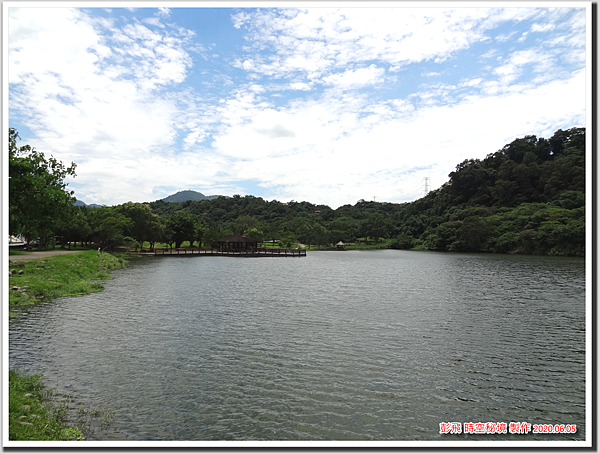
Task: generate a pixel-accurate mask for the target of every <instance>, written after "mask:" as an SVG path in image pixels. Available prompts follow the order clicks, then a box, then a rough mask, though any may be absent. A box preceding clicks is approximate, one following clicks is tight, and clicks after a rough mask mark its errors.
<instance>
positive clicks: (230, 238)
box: [217, 235, 259, 243]
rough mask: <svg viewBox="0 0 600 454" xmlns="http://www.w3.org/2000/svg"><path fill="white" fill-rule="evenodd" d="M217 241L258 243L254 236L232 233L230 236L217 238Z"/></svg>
mask: <svg viewBox="0 0 600 454" xmlns="http://www.w3.org/2000/svg"><path fill="white" fill-rule="evenodd" d="M217 241H218V242H221V243H258V242H259V241H258V240H255V239H254V238H249V237H247V236H242V235H232V236H226V237H225V238H219V239H218V240H217Z"/></svg>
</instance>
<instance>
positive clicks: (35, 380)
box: [8, 370, 84, 441]
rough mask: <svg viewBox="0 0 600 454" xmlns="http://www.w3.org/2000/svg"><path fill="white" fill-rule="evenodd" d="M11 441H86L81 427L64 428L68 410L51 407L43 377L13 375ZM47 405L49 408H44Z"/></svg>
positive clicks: (12, 373)
mask: <svg viewBox="0 0 600 454" xmlns="http://www.w3.org/2000/svg"><path fill="white" fill-rule="evenodd" d="M8 373H9V383H8V390H9V391H8V394H9V403H8V412H9V413H8V414H9V417H8V419H9V424H8V439H9V440H23V441H47V440H52V441H59V440H63V441H65V440H83V439H84V436H83V432H82V431H81V430H80V429H79V428H77V427H64V422H63V419H64V416H65V413H66V408H65V407H64V406H51V405H48V404H49V402H50V401H49V399H48V397H49V396H50V395H51V391H50V390H48V389H47V388H46V387H45V386H44V384H43V383H42V380H41V379H40V375H30V376H24V375H20V374H18V373H17V372H14V371H12V370H11V371H9V372H8ZM44 404H46V405H44Z"/></svg>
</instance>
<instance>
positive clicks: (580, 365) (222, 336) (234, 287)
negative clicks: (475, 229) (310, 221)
mask: <svg viewBox="0 0 600 454" xmlns="http://www.w3.org/2000/svg"><path fill="white" fill-rule="evenodd" d="M584 271H585V266H584V261H583V260H578V259H561V258H555V257H546V258H545V257H510V256H493V255H484V254H435V253H431V254H430V253H414V252H408V251H376V252H361V253H353V252H348V253H314V254H309V256H307V257H306V258H302V259H289V258H288V259H268V258H265V259H255V260H251V259H232V258H226V257H215V258H209V257H199V258H181V259H180V258H174V257H173V258H162V259H156V260H155V259H149V260H146V261H141V262H140V263H139V264H136V265H132V266H131V267H130V268H127V269H123V270H120V271H117V272H116V273H115V277H114V279H112V280H110V281H108V282H107V283H106V289H105V290H104V291H103V292H100V293H95V294H91V295H86V296H83V297H78V298H62V299H59V300H56V301H54V302H49V303H43V304H40V305H38V306H36V307H34V308H30V309H28V310H27V316H25V317H17V318H12V319H11V320H10V332H9V336H10V341H11V342H10V347H9V349H10V365H11V367H12V368H16V369H19V370H23V371H26V372H29V373H44V376H45V378H46V379H47V380H48V381H49V384H50V386H55V387H57V388H58V389H59V390H60V389H63V390H64V389H68V390H69V391H70V392H71V393H72V394H74V395H76V396H77V399H79V400H80V401H82V402H84V403H86V405H89V406H90V407H100V408H110V409H114V410H115V411H116V418H115V421H114V423H113V426H112V428H111V431H110V433H106V432H105V433H102V434H99V435H98V436H101V437H103V438H104V439H115V438H125V437H128V438H129V439H134V440H444V438H443V436H441V435H439V433H438V432H439V423H440V422H445V421H446V422H447V421H464V422H467V421H473V422H479V421H481V422H488V421H496V422H502V421H504V422H509V421H514V420H518V421H528V422H530V423H553V424H556V423H564V424H577V427H578V432H577V434H575V435H571V436H569V437H570V438H577V439H583V438H585V279H584V278H585V276H584V274H585V273H584ZM497 437H498V436H497ZM569 437H567V436H565V435H560V436H559V435H554V436H552V435H549V436H543V437H537V439H568V438H569ZM510 438H511V435H507V436H506V439H510ZM483 439H485V438H483ZM528 439H530V440H533V439H536V436H533V435H532V436H531V437H530V438H528Z"/></svg>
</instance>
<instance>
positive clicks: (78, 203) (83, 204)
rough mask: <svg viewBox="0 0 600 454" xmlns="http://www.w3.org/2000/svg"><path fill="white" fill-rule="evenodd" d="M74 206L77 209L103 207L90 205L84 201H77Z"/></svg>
mask: <svg viewBox="0 0 600 454" xmlns="http://www.w3.org/2000/svg"><path fill="white" fill-rule="evenodd" d="M73 205H75V206H76V207H91V208H100V207H101V206H102V205H97V204H95V203H90V204H89V205H88V204H87V203H85V202H84V201H83V200H77V201H76V202H75V203H74V204H73Z"/></svg>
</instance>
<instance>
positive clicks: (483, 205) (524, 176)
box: [150, 128, 585, 255]
mask: <svg viewBox="0 0 600 454" xmlns="http://www.w3.org/2000/svg"><path fill="white" fill-rule="evenodd" d="M449 177H450V180H449V181H448V182H447V183H446V184H444V185H443V186H442V187H440V188H439V189H437V190H435V191H432V192H430V193H429V194H428V195H427V196H425V197H423V198H421V199H418V200H416V201H414V202H411V203H405V204H395V203H378V202H367V201H364V200H360V201H358V202H357V203H356V204H355V205H344V206H342V207H339V208H337V209H336V210H333V209H331V208H330V207H328V206H326V205H314V204H311V203H309V202H295V201H291V202H288V203H282V202H278V201H271V202H268V201H265V200H263V199H262V198H260V197H253V196H245V197H241V196H239V195H235V196H233V197H218V198H217V199H215V200H201V201H188V202H184V203H167V202H165V201H162V200H159V201H156V202H152V203H150V206H151V208H152V210H153V211H154V213H156V214H158V215H160V216H161V217H166V218H168V217H169V216H173V215H175V214H178V215H184V214H186V213H187V214H189V215H193V216H196V217H197V218H198V219H201V220H202V222H204V223H205V225H206V227H207V229H206V232H205V237H204V238H205V239H207V240H210V238H213V237H218V236H219V235H222V236H225V235H226V234H232V233H241V234H247V235H253V236H255V237H258V238H264V239H268V238H287V244H293V243H294V241H299V242H302V243H305V244H311V243H312V244H323V245H326V244H334V243H336V242H337V241H340V240H341V241H344V242H353V241H355V240H356V239H357V238H365V237H369V238H370V239H374V240H375V241H377V239H378V238H379V237H387V238H395V241H394V242H393V243H392V245H391V246H392V247H394V248H401V249H408V248H416V249H421V250H423V249H427V250H438V251H488V252H504V253H506V252H508V253H523V254H556V255H583V254H584V252H585V129H583V128H572V129H569V130H566V131H563V130H559V131H557V132H556V133H555V134H554V135H553V136H552V137H551V138H549V139H545V138H537V137H536V136H526V137H524V138H520V139H516V140H514V141H513V142H511V143H510V144H508V145H506V146H504V147H503V148H502V149H501V150H499V151H497V152H495V153H492V154H489V155H488V156H487V157H486V158H485V159H483V160H479V159H470V160H466V161H464V162H462V163H460V164H459V165H457V167H456V170H455V171H453V172H451V173H450V175H449Z"/></svg>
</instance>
